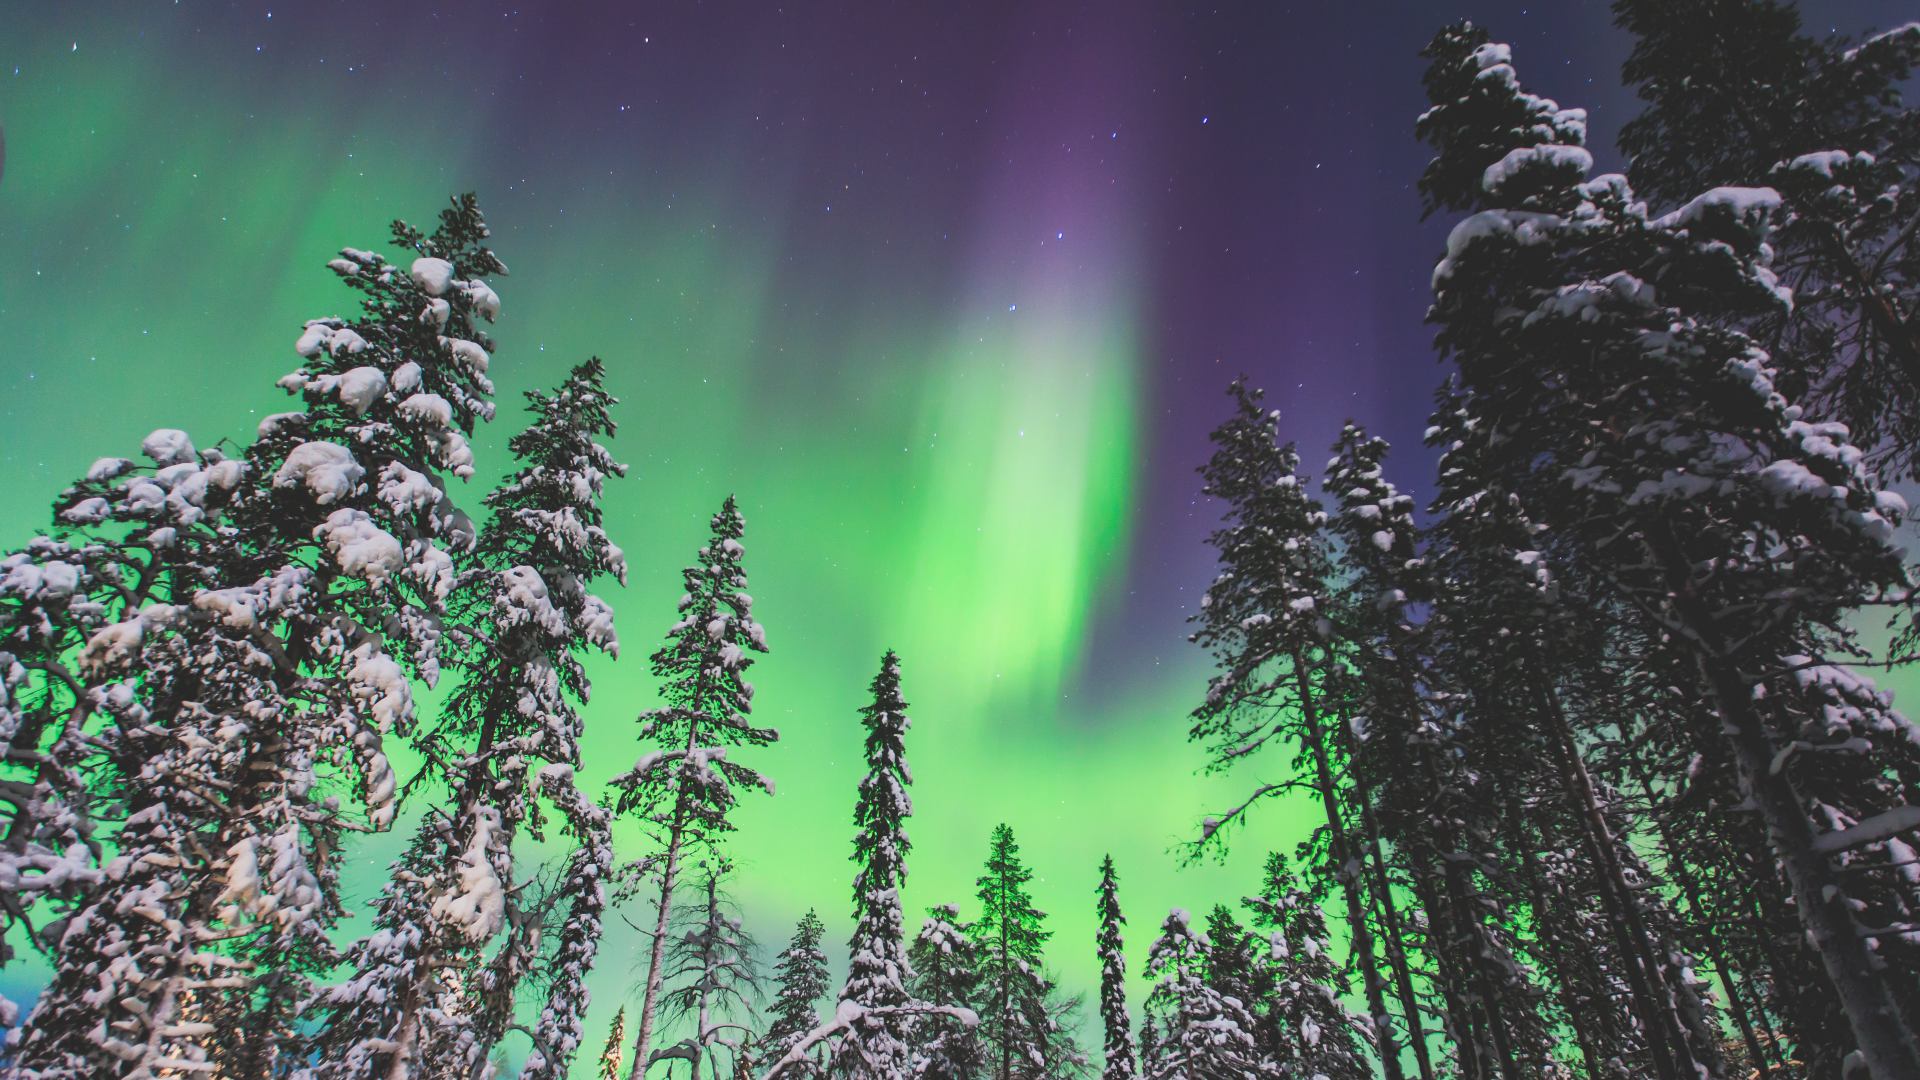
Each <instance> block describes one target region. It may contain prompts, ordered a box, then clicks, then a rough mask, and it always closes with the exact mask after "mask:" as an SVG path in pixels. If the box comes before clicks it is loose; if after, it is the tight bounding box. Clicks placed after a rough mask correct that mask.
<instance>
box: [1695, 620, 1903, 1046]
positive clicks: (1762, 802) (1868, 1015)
mask: <svg viewBox="0 0 1920 1080" xmlns="http://www.w3.org/2000/svg"><path fill="white" fill-rule="evenodd" d="M1688 621H1689V622H1690V623H1691V624H1692V629H1693V631H1694V632H1695V633H1696V634H1712V633H1713V632H1714V627H1713V626H1712V625H1711V624H1706V623H1705V620H1700V619H1697V618H1696V619H1689V620H1688ZM1682 640H1684V639H1682ZM1702 640H1703V641H1707V642H1712V641H1713V640H1714V639H1713V638H1710V637H1703V638H1702ZM1716 652H1717V650H1713V649H1711V647H1709V649H1707V650H1702V651H1699V652H1697V653H1696V659H1697V660H1698V661H1699V663H1700V667H1701V674H1702V675H1704V676H1705V677H1706V681H1707V685H1708V686H1709V687H1711V688H1712V691H1713V696H1714V700H1715V702H1716V704H1717V705H1718V707H1719V712H1720V718H1721V719H1722V720H1723V721H1724V722H1725V730H1726V733H1727V736H1728V738H1730V739H1731V740H1732V741H1733V748H1734V760H1735V761H1736V762H1737V763H1738V764H1739V767H1740V774H1741V776H1740V779H1741V783H1742V786H1743V787H1745V788H1746V789H1747V791H1748V793H1749V794H1751V795H1752V797H1753V800H1754V802H1755V803H1757V804H1758V805H1759V807H1760V813H1761V816H1762V817H1763V818H1764V819H1765V820H1766V823H1767V833H1768V836H1769V837H1770V838H1771V840H1772V842H1773V848H1774V852H1775V854H1776V855H1777V856H1778V857H1779V859H1780V864H1781V867H1782V868H1783V869H1784V870H1785V871H1786V875H1787V881H1788V883H1789V884H1790V885H1791V887H1792V889H1793V898H1794V906H1795V907H1796V908H1797V909H1798V910H1799V913H1800V921H1801V923H1802V924H1803V925H1804V926H1805V927H1806V931H1807V937H1808V939H1809V940H1810V941H1811V942H1812V944H1813V947H1814V950H1815V951H1816V952H1818V953H1819V954H1820V960H1821V964H1822V965H1823V966H1824V967H1825V968H1826V971H1827V978H1829V979H1831V980H1832V981H1833V988H1834V991H1835V993H1836V994H1838V996H1839V999H1840V1007H1841V1008H1842V1009H1844V1010H1845V1011H1846V1014H1847V1023H1848V1025H1849V1026H1850V1027H1852V1028H1853V1037H1854V1039H1855V1040H1856V1041H1857V1042H1858V1043H1859V1050H1858V1051H1857V1052H1858V1054H1859V1055H1860V1058H1861V1060H1862V1061H1863V1062H1864V1063H1865V1064H1866V1066H1867V1068H1868V1069H1869V1070H1870V1071H1871V1074H1872V1076H1873V1078H1874V1080H1909V1078H1911V1077H1916V1076H1920V1045H1916V1044H1915V1041H1914V1036H1913V1032H1912V1031H1910V1030H1908V1028H1907V1025H1906V1023H1905V1022H1904V1021H1903V1020H1902V1019H1901V1016H1900V1011H1899V1008H1898V1006H1897V1005H1896V1004H1895V1003H1894V1000H1893V994H1892V993H1891V992H1890V991H1889V990H1888V987H1887V983H1886V979H1885V977H1884V976H1883V974H1882V964H1881V963H1880V961H1879V960H1878V959H1877V958H1876V957H1875V956H1874V955H1873V954H1872V953H1871V952H1870V951H1869V950H1868V949H1867V946H1866V941H1865V939H1864V938H1862V937H1861V936H1860V925H1859V923H1857V922H1855V921H1854V918H1853V913H1852V912H1851V911H1849V910H1847V892H1846V887H1845V885H1844V884H1843V883H1842V882H1841V880H1840V877H1839V875H1838V874H1835V873H1834V872H1833V866H1832V864H1831V863H1830V862H1829V861H1828V859H1827V857H1826V856H1825V855H1822V854H1820V853H1819V852H1817V851H1815V850H1814V849H1813V826H1812V825H1811V824H1810V823H1809V822H1808V821H1807V815H1806V812H1805V811H1804V810H1803V809H1802V806H1801V802H1800V797H1799V795H1798V793H1796V792H1795V791H1794V790H1793V785H1792V782H1791V781H1790V780H1788V778H1787V777H1786V776H1785V775H1784V774H1783V773H1779V772H1775V771H1774V769H1773V749H1774V748H1773V746H1772V740H1770V739H1769V738H1768V737H1767V734H1766V730H1765V728H1764V727H1763V725H1762V721H1761V718H1760V716H1759V715H1758V714H1757V713H1756V712H1755V710H1754V707H1753V691H1752V687H1751V686H1750V685H1749V684H1748V683H1747V680H1746V679H1744V678H1743V677H1741V676H1740V675H1739V673H1738V672H1737V671H1736V670H1735V669H1734V667H1733V665H1732V664H1731V663H1729V662H1727V661H1726V660H1723V659H1721V658H1719V657H1718V656H1717V655H1715V653H1716Z"/></svg>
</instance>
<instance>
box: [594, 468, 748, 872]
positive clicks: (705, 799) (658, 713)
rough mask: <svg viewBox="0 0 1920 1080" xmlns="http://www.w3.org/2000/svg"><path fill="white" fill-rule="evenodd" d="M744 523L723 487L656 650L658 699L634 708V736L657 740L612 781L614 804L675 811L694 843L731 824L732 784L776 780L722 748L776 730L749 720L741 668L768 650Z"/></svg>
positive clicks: (665, 816)
mask: <svg viewBox="0 0 1920 1080" xmlns="http://www.w3.org/2000/svg"><path fill="white" fill-rule="evenodd" d="M745 529H746V519H745V518H744V517H743V516H742V515H741V513H740V507H739V504H738V503H737V502H736V501H735V500H734V498H733V496H731V495H729V496H727V499H726V502H725V503H724V504H722V506H721V507H720V512H719V513H717V514H715V515H714V516H713V519H712V522H711V530H712V534H711V537H710V539H709V540H708V542H707V544H706V545H705V546H703V547H701V548H700V551H699V561H698V562H696V563H695V564H694V565H693V566H690V567H688V568H687V569H686V570H685V571H684V572H683V574H682V577H683V578H684V580H685V584H686V590H687V591H686V593H685V595H683V596H682V597H681V598H680V604H679V609H680V619H679V621H678V622H675V623H674V624H673V626H672V627H670V628H669V629H668V631H667V640H666V642H665V644H663V645H661V647H660V648H659V649H658V650H657V651H655V652H654V654H653V660H652V663H653V673H654V674H655V675H656V676H658V677H660V678H661V679H662V680H663V683H664V684H663V685H662V687H661V689H660V696H661V698H662V699H663V700H664V702H665V704H664V705H662V706H661V707H660V708H657V709H650V710H648V711H647V712H644V713H642V714H641V715H640V723H641V729H640V739H641V741H642V742H643V743H647V744H651V745H652V746H653V747H655V749H653V750H650V751H649V752H647V753H646V754H644V755H643V756H642V757H641V758H640V760H639V761H638V762H636V763H635V764H634V766H633V768H632V769H629V770H628V771H627V772H625V773H623V774H621V775H620V776H618V777H616V778H615V779H614V780H613V785H614V787H615V788H617V789H618V790H619V791H620V792H621V794H620V797H619V800H618V802H617V804H616V805H617V807H618V812H620V813H622V814H626V813H638V814H639V815H640V816H642V817H644V818H646V819H648V820H650V821H667V820H670V819H676V818H677V819H678V820H679V821H680V823H681V824H682V825H683V826H684V827H685V828H687V829H688V830H689V834H688V839H689V840H690V841H692V842H694V843H701V842H705V841H707V840H711V839H712V838H713V837H714V836H716V835H718V834H720V833H724V832H729V831H731V830H732V828H733V826H732V825H731V824H730V823H729V822H728V820H727V815H728V813H729V812H730V811H731V810H732V809H733V806H734V804H735V802H736V801H737V794H736V791H737V789H739V788H742V787H749V788H759V789H761V790H764V791H768V792H771V791H772V789H773V784H772V781H770V780H768V779H767V778H766V777H764V776H762V775H761V774H760V773H758V772H756V771H755V770H753V769H751V768H748V767H747V766H746V765H743V764H741V763H739V762H737V761H735V760H733V759H732V758H731V757H730V756H729V754H730V753H731V752H732V751H733V750H734V749H735V748H738V747H757V746H766V745H768V744H770V743H773V742H774V741H776V740H777V739H778V738H779V737H780V736H779V733H778V732H777V731H774V730H773V729H771V728H758V727H754V726H753V725H752V723H750V722H749V720H748V715H749V714H750V713H751V712H752V709H753V684H752V683H750V682H748V681H747V680H746V679H745V678H744V674H745V672H746V670H747V668H749V667H750V666H752V664H753V660H754V658H753V654H754V653H764V652H766V651H767V639H766V632H765V631H764V630H763V629H762V628H761V626H760V624H759V623H758V622H755V621H754V619H753V598H752V597H751V596H749V595H748V593H747V591H746V588H747V576H746V571H745V570H744V569H743V567H742V559H743V558H744V557H745V555H746V549H745V547H744V546H743V545H742V544H741V537H742V535H743V534H744V532H745Z"/></svg>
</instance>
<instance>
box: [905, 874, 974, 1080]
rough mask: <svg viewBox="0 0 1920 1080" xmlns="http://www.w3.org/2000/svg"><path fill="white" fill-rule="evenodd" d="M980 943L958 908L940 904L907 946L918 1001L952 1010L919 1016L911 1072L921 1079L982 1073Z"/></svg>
mask: <svg viewBox="0 0 1920 1080" xmlns="http://www.w3.org/2000/svg"><path fill="white" fill-rule="evenodd" d="M979 952H980V949H979V946H978V945H976V944H974V941H973V939H972V938H971V937H969V936H968V935H967V924H966V923H964V922H962V921H961V920H960V909H959V908H958V907H956V906H954V905H952V904H938V905H935V906H934V907H932V908H930V909H929V910H928V911H927V918H926V921H925V922H923V923H921V924H920V933H919V934H917V935H916V936H915V937H914V939H913V947H912V948H910V949H909V950H908V951H907V961H908V964H909V965H910V966H911V967H912V968H913V985H912V987H911V988H910V989H911V990H912V992H913V998H914V1000H915V1001H920V1002H925V1003H926V1004H929V1005H939V1006H944V1007H946V1008H947V1009H949V1010H952V1011H950V1012H943V1013H942V1012H936V1013H927V1014H925V1015H922V1016H919V1017H917V1018H916V1019H915V1021H914V1025H913V1030H912V1032H911V1036H912V1044H913V1075H914V1076H916V1077H920V1078H923V1080H972V1078H974V1077H977V1076H979V1075H980V1070H981V1068H982V1067H983V1066H984V1065H985V1062H986V1054H985V1052H984V1050H983V1048H982V1047H981V1045H980V1037H979V1034H978V1032H977V1031H976V1030H975V1028H976V1027H977V1026H978V1024H977V1022H976V1023H969V1022H967V1020H966V1019H965V1018H964V1017H965V1014H967V1013H973V1014H974V1015H975V1016H976V1017H977V1016H978V1013H977V1011H976V1010H977V1009H978V1007H979V997H980V959H979Z"/></svg>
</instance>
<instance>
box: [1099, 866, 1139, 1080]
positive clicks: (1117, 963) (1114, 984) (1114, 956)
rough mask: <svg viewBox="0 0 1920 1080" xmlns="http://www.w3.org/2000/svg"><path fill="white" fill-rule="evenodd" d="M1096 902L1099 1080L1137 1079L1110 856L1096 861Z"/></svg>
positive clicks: (1117, 887)
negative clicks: (1101, 1036) (1102, 1052)
mask: <svg viewBox="0 0 1920 1080" xmlns="http://www.w3.org/2000/svg"><path fill="white" fill-rule="evenodd" d="M1098 896H1099V900H1098V902H1097V903H1096V904H1095V907H1094V914H1095V916H1096V917H1097V918H1098V919H1099V927H1100V928H1099V930H1098V931H1096V933H1095V936H1094V948H1095V952H1096V954H1097V956H1098V957H1099V960H1100V1026H1101V1029H1102V1031H1103V1032H1104V1033H1105V1036H1106V1044H1105V1045H1106V1055H1107V1056H1106V1066H1105V1068H1104V1069H1102V1070H1101V1073H1100V1076H1101V1080H1133V1078H1134V1077H1136V1076H1138V1075H1139V1064H1138V1063H1137V1062H1136V1061H1135V1060H1134V1058H1135V1051H1134V1044H1133V1019H1132V1017H1131V1016H1129V1015H1128V1013H1127V957H1126V952H1125V946H1126V941H1125V939H1124V938H1123V937H1122V935H1121V930H1120V928H1121V927H1122V926H1124V925H1126V921H1127V920H1126V917H1125V916H1123V915H1121V914H1120V878H1119V875H1118V874H1116V873H1115V872H1114V869H1113V856H1111V855H1108V856H1107V857H1106V858H1104V859H1102V860H1100V888H1099V892H1098Z"/></svg>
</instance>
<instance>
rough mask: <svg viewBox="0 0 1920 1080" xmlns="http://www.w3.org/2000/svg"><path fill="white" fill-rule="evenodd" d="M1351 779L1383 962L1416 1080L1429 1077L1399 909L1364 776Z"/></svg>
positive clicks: (1430, 1064) (1429, 1065)
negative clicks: (1382, 931)
mask: <svg viewBox="0 0 1920 1080" xmlns="http://www.w3.org/2000/svg"><path fill="white" fill-rule="evenodd" d="M1355 782H1356V784H1357V785H1358V791H1356V792H1355V797H1356V798H1357V800H1358V801H1359V803H1360V822H1361V826H1362V827H1363V828H1364V829H1365V830H1366V841H1367V851H1368V854H1369V855H1370V856H1371V860H1370V861H1371V865H1372V868H1373V883H1374V892H1375V895H1376V896H1377V897H1378V899H1379V902H1380V917H1381V919H1382V921H1383V922H1384V923H1385V924H1386V928H1387V965H1388V966H1389V967H1391V968H1392V969H1393V976H1394V982H1395V984H1396V985H1397V987H1398V989H1399V991H1400V1011H1401V1014H1402V1015H1403V1016H1405V1017H1406V1022H1407V1042H1408V1043H1409V1044H1411V1045H1412V1047H1413V1059H1414V1064H1415V1065H1416V1066H1418V1068H1419V1069H1420V1080H1433V1060H1432V1058H1431V1056H1430V1055H1429V1054H1428V1052H1427V1032H1426V1026H1425V1025H1424V1024H1422V1023H1421V1020H1420V999H1419V998H1418V997H1417V996H1415V994H1414V992H1413V972H1412V970H1411V968H1410V966H1409V964H1408V963H1407V950H1406V946H1405V945H1404V944H1403V936H1402V934H1403V932H1402V930H1401V927H1400V912H1399V909H1398V908H1397V907H1396V906H1395V904H1394V901H1393V885H1392V882H1390V881H1389V880H1388V879H1387V859H1386V855H1385V854H1384V853H1383V852H1382V850H1381V846H1380V826H1379V825H1378V823H1377V822H1376V821H1375V820H1374V814H1373V805H1372V797H1371V794H1370V792H1369V790H1368V787H1367V784H1366V782H1365V780H1364V779H1359V778H1358V774H1357V773H1356V781H1355Z"/></svg>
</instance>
